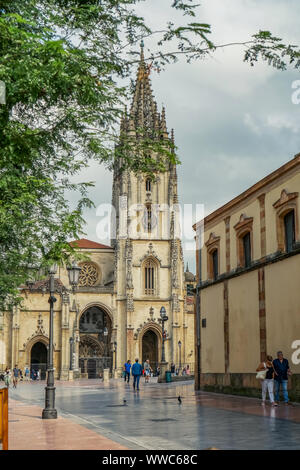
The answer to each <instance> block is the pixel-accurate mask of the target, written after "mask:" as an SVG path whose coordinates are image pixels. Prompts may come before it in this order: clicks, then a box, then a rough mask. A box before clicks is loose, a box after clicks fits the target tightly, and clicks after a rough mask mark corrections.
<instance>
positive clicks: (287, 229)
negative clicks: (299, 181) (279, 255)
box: [273, 189, 299, 252]
mask: <svg viewBox="0 0 300 470" xmlns="http://www.w3.org/2000/svg"><path fill="white" fill-rule="evenodd" d="M298 195H299V193H298V192H295V193H289V192H288V191H287V190H286V189H283V190H282V191H281V195H280V198H279V199H278V200H277V201H276V202H274V204H273V207H274V209H275V210H276V216H277V217H276V230H277V246H278V251H286V252H290V251H292V250H293V248H294V244H295V242H297V241H298V240H299V221H298Z"/></svg>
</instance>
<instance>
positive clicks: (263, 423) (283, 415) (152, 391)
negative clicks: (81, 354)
mask: <svg viewBox="0 0 300 470" xmlns="http://www.w3.org/2000/svg"><path fill="white" fill-rule="evenodd" d="M44 387H45V383H38V382H35V383H27V384H25V383H24V384H19V385H18V389H17V390H10V399H15V400H18V401H19V402H22V403H23V405H21V404H20V405H19V410H22V409H24V410H25V406H32V405H34V406H35V407H36V411H35V416H36V414H38V415H39V417H40V416H41V409H42V407H43V403H44ZM56 387H57V388H56V407H57V410H58V415H59V416H60V419H61V420H63V421H64V420H65V421H66V422H67V423H69V424H70V423H73V424H76V425H79V426H80V429H81V428H84V429H85V430H86V431H91V432H92V433H93V436H94V438H95V439H96V437H95V434H96V435H98V436H100V440H101V439H103V438H106V439H107V440H108V441H109V442H110V443H115V445H116V443H118V444H119V445H120V446H123V447H122V448H128V449H151V450H171V449H178V450H182V449H184V450H201V449H207V448H210V447H216V448H218V449H235V450H238V449H300V426H299V423H300V406H299V405H296V406H295V407H293V406H285V405H283V404H282V405H281V406H279V407H278V408H272V407H271V406H270V405H268V404H266V405H265V406H261V401H260V400H258V399H256V398H245V397H238V396H229V395H221V394H216V393H208V392H196V393H195V391H194V388H193V387H194V384H193V383H191V382H183V383H171V384H157V383H150V384H148V385H146V384H144V381H143V380H142V382H141V391H140V392H134V390H133V388H132V385H131V384H130V385H127V384H125V383H124V381H122V380H121V379H115V380H111V381H110V383H109V384H104V383H102V382H100V381H99V380H85V381H82V380H80V381H74V382H60V381H57V382H56ZM178 395H180V396H182V405H179V403H178V400H177V397H178ZM124 399H125V400H126V403H125V405H124V402H123V400H124ZM23 407H24V408H23ZM37 408H39V412H38V411H37ZM17 410H18V408H17ZM20 412H21V411H19V413H20ZM25 414H26V413H25ZM27 414H33V413H29V412H28V413H27ZM10 419H12V420H13V418H12V417H10ZM18 419H20V417H19V418H18ZM35 419H36V422H38V421H39V422H41V423H39V425H40V426H52V428H51V429H52V434H53V436H52V437H51V439H52V440H51V443H52V444H51V445H52V447H51V448H56V447H55V446H56V445H62V443H61V440H60V439H57V438H56V437H55V433H56V431H55V429H56V428H55V424H51V423H49V425H47V424H45V425H44V424H43V421H42V420H41V419H39V420H38V419H37V418H35ZM57 423H59V420H58V421H57ZM11 425H13V423H11ZM54 428H55V429H54ZM58 428H59V427H58V426H57V429H58ZM29 429H31V428H29ZM32 429H33V428H32ZM49 429H50V428H49ZM36 432H40V431H38V430H37V431H34V432H32V433H31V431H30V434H31V435H32V440H33V441H34V440H35V439H36V438H35V435H36ZM43 432H44V439H45V440H44V442H47V440H48V437H47V436H46V432H45V430H44V431H43ZM69 434H70V433H69ZM74 436H76V434H75V433H74ZM20 438H21V436H20ZM49 439H50V438H49ZM72 441H73V436H72V435H71V436H70V439H69V441H68V442H67V441H66V442H65V444H64V445H66V446H68V445H70V447H67V448H80V449H82V447H77V445H82V444H83V443H82V442H80V439H79V438H78V440H77V442H72ZM94 442H96V441H94ZM102 442H104V441H102ZM89 444H91V445H93V443H92V441H90V442H89ZM99 445H101V444H100V441H99ZM111 445H112V444H111ZM53 446H54V447H53ZM72 446H73V447H72ZM57 448H60V447H57ZM85 448H91V447H85ZM92 448H95V447H92ZM98 448H99V447H98ZM109 448H111V447H109ZM120 448H121V447H120Z"/></svg>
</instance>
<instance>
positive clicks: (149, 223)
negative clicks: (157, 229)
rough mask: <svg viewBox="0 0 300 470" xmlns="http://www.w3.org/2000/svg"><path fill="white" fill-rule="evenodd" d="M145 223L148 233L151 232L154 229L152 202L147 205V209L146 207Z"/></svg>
mask: <svg viewBox="0 0 300 470" xmlns="http://www.w3.org/2000/svg"><path fill="white" fill-rule="evenodd" d="M143 224H144V229H145V230H146V231H147V232H148V233H151V229H152V208H151V204H147V205H146V209H145V212H144V217H143Z"/></svg>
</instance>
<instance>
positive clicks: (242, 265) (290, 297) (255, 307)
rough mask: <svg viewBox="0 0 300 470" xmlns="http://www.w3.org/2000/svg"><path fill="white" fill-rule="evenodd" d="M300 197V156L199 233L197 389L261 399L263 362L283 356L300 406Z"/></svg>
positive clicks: (207, 222)
mask: <svg viewBox="0 0 300 470" xmlns="http://www.w3.org/2000/svg"><path fill="white" fill-rule="evenodd" d="M299 190H300V154H298V155H296V156H295V158H294V159H292V160H290V161H288V162H287V163H286V164H285V165H283V166H282V167H280V168H278V169H277V170H276V171H274V172H273V173H271V174H269V175H268V176H266V177H265V178H263V179H262V180H261V181H259V182H258V183H256V184H255V185H254V186H252V187H250V188H249V189H247V190H246V191H244V192H243V193H242V194H240V195H239V196H237V197H236V198H234V199H233V200H231V201H230V202H228V203H227V204H225V205H224V206H222V207H220V208H219V209H217V210H216V211H214V212H213V213H211V214H210V215H208V216H207V217H205V219H204V221H200V222H199V223H198V224H197V225H196V226H194V229H195V230H196V233H197V236H196V238H197V242H198V243H199V245H197V246H198V247H200V249H198V250H197V281H198V299H197V305H198V315H197V321H196V329H195V331H196V346H195V349H196V351H197V352H198V353H197V356H198V365H197V371H198V373H197V374H196V375H197V380H196V388H199V385H200V387H201V388H205V389H207V390H217V391H225V392H230V393H232V392H234V393H245V394H257V393H258V389H259V388H260V383H259V381H258V380H257V379H256V378H255V375H256V373H255V370H256V368H257V366H258V363H259V362H260V361H261V360H264V359H265V357H266V354H270V355H272V356H273V357H274V356H276V352H277V351H278V350H282V351H283V352H284V355H285V357H287V358H288V360H289V362H290V368H291V369H292V371H293V373H294V375H293V376H292V379H291V380H289V386H290V389H291V394H292V395H291V396H292V397H293V398H294V399H298V400H299V399H300V232H299V220H300V200H299ZM201 227H202V231H201ZM201 242H202V243H201ZM201 245H202V246H201Z"/></svg>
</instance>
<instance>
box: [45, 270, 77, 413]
mask: <svg viewBox="0 0 300 470" xmlns="http://www.w3.org/2000/svg"><path fill="white" fill-rule="evenodd" d="M67 269H68V275H69V281H70V284H71V286H72V290H73V292H74V291H75V288H76V286H77V284H78V280H79V274H80V271H81V268H80V267H79V266H77V265H76V263H75V262H73V264H72V266H71V267H68V268H67ZM56 272H57V266H56V265H53V266H51V268H50V269H49V291H50V297H49V301H48V302H49V304H50V319H49V349H48V360H47V362H48V363H47V372H48V373H47V385H46V387H45V408H44V409H43V413H42V418H43V419H56V418H57V410H56V409H55V387H54V367H53V338H54V336H53V316H54V303H55V302H56V297H55V296H54V294H55V283H54V276H55V274H56ZM70 366H71V361H70Z"/></svg>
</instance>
